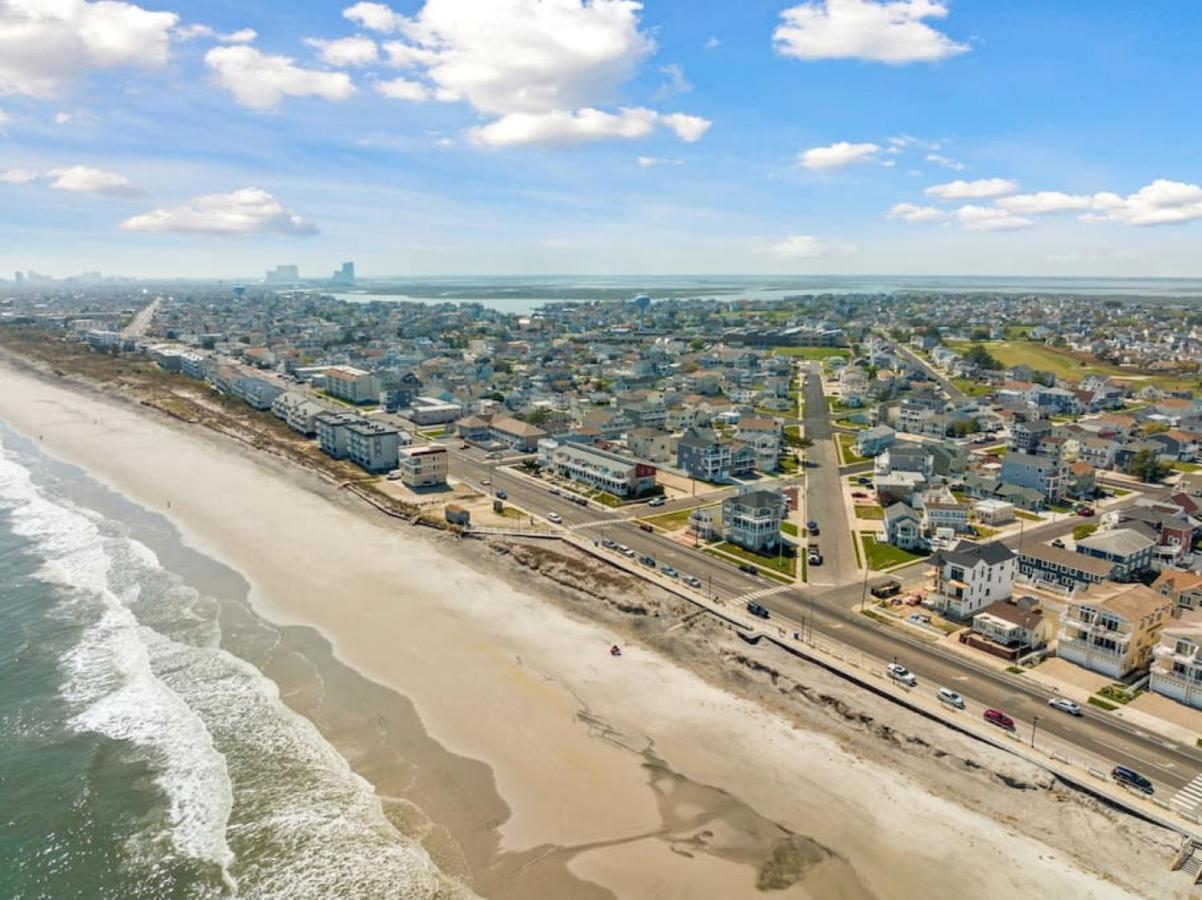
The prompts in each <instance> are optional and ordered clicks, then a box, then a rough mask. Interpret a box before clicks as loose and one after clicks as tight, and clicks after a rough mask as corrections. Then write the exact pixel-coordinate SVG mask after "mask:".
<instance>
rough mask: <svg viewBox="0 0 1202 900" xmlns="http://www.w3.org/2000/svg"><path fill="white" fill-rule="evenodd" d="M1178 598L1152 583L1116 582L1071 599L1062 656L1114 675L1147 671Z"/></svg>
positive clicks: (1061, 640) (1063, 618) (1062, 621)
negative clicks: (1154, 648)
mask: <svg viewBox="0 0 1202 900" xmlns="http://www.w3.org/2000/svg"><path fill="white" fill-rule="evenodd" d="M1172 611H1173V601H1172V600H1171V599H1169V598H1168V597H1164V596H1162V595H1160V594H1158V593H1156V591H1154V590H1152V589H1151V588H1148V587H1144V586H1143V585H1142V584H1140V585H1130V586H1127V585H1115V586H1114V589H1113V590H1110V591H1108V592H1105V593H1103V592H1101V591H1099V592H1097V595H1096V596H1089V597H1080V598H1073V599H1070V600H1069V602H1068V604H1067V606H1066V608H1065V610H1064V613H1063V615H1061V617H1060V638H1059V642H1058V643H1057V646H1056V655H1057V656H1059V657H1060V658H1061V659H1066V660H1068V661H1069V662H1071V663H1076V664H1077V665H1079V666H1081V667H1082V668H1085V669H1089V670H1090V671H1093V672H1100V673H1101V674H1103V675H1106V676H1108V677H1110V678H1123V677H1125V676H1126V675H1127V674H1128V673H1130V672H1134V671H1136V670H1143V669H1146V668H1147V667H1148V664H1149V663H1150V662H1151V660H1152V648H1153V647H1154V646H1156V642H1157V641H1158V640H1159V639H1160V631H1161V629H1162V628H1164V626H1165V625H1167V624H1168V623H1169V621H1170V616H1171V615H1172Z"/></svg>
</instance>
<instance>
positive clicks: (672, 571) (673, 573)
mask: <svg viewBox="0 0 1202 900" xmlns="http://www.w3.org/2000/svg"><path fill="white" fill-rule="evenodd" d="M660 571H661V572H663V573H664V574H665V575H667V576H668V577H669V578H676V577H677V576H678V575H680V573H679V572H677V571H676V570H675V569H673V568H672V567H671V566H664V567H663V568H662V569H660Z"/></svg>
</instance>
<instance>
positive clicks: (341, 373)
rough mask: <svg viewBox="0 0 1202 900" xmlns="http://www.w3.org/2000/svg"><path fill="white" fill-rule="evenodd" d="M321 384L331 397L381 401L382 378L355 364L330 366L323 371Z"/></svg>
mask: <svg viewBox="0 0 1202 900" xmlns="http://www.w3.org/2000/svg"><path fill="white" fill-rule="evenodd" d="M321 384H322V386H323V387H324V388H325V389H326V391H327V392H328V393H329V395H330V396H331V397H337V398H338V399H339V400H345V401H346V402H347V403H355V404H360V403H379V402H380V379H379V377H378V376H376V375H373V374H372V373H371V372H367V371H365V370H363V369H357V368H355V367H354V366H330V367H328V368H327V369H326V370H325V371H324V372H322V373H321Z"/></svg>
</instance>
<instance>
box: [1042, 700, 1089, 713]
mask: <svg viewBox="0 0 1202 900" xmlns="http://www.w3.org/2000/svg"><path fill="white" fill-rule="evenodd" d="M1048 706H1050V707H1052V709H1058V710H1060V711H1061V712H1062V713H1068V714H1069V715H1070V716H1079V715H1081V707H1079V706H1078V705H1077V704H1076V703H1074V702H1073V701H1072V700H1070V699H1068V697H1053V698H1052V699H1051V700H1049V701H1048Z"/></svg>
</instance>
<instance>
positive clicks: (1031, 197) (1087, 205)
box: [995, 191, 1094, 216]
mask: <svg viewBox="0 0 1202 900" xmlns="http://www.w3.org/2000/svg"><path fill="white" fill-rule="evenodd" d="M1093 203H1094V200H1093V197H1089V196H1082V195H1077V194H1063V193H1061V192H1060V191H1039V192H1038V193H1035V194H1014V195H1013V196H1011V197H1002V198H1000V199H999V200H998V201H997V202H996V204H995V205H996V206H1000V207H1001V208H1002V209H1005V210H1009V211H1010V212H1013V213H1018V214H1020V215H1024V216H1038V215H1044V214H1046V213H1058V212H1075V211H1081V210H1087V209H1091V208H1093Z"/></svg>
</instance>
